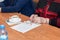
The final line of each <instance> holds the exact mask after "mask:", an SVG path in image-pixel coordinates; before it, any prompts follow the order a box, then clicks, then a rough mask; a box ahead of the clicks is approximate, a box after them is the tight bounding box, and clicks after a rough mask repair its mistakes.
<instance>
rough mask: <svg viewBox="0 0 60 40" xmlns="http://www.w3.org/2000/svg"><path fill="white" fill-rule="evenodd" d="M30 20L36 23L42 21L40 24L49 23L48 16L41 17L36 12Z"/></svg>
mask: <svg viewBox="0 0 60 40" xmlns="http://www.w3.org/2000/svg"><path fill="white" fill-rule="evenodd" d="M30 20H31V21H32V22H34V23H40V24H44V23H47V24H49V19H48V18H43V17H39V16H38V15H35V14H33V15H31V17H30Z"/></svg>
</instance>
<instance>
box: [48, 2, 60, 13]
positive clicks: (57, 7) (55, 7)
mask: <svg viewBox="0 0 60 40" xmlns="http://www.w3.org/2000/svg"><path fill="white" fill-rule="evenodd" d="M49 11H53V12H57V13H58V12H60V3H56V2H52V3H51V5H50V7H49Z"/></svg>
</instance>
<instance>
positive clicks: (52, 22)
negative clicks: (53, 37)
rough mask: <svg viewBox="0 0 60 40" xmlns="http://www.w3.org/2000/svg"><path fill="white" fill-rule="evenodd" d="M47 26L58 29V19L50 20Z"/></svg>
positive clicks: (59, 26) (59, 22)
mask: <svg viewBox="0 0 60 40" xmlns="http://www.w3.org/2000/svg"><path fill="white" fill-rule="evenodd" d="M49 24H50V25H53V26H57V27H58V28H60V18H54V19H50V21H49Z"/></svg>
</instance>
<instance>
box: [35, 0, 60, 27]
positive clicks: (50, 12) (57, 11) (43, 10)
mask: <svg viewBox="0 0 60 40" xmlns="http://www.w3.org/2000/svg"><path fill="white" fill-rule="evenodd" d="M45 2H46V3H45ZM40 3H41V4H40ZM42 5H43V6H42ZM48 6H50V7H49V8H48ZM48 6H47V1H45V0H41V1H40V2H39V5H38V7H37V9H36V12H35V13H37V14H38V15H40V16H41V17H46V18H49V19H50V22H49V24H50V25H53V26H56V27H59V28H60V21H59V20H60V3H55V2H52V3H51V5H48ZM47 8H48V9H47Z"/></svg>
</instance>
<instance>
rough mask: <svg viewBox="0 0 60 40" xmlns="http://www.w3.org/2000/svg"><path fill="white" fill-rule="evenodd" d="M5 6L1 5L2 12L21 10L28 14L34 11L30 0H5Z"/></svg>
mask: <svg viewBox="0 0 60 40" xmlns="http://www.w3.org/2000/svg"><path fill="white" fill-rule="evenodd" d="M4 3H5V5H6V7H2V12H21V13H22V14H24V15H26V16H30V15H32V14H33V13H34V7H33V5H32V3H33V2H32V0H12V3H11V0H9V1H8V0H5V1H4Z"/></svg>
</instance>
